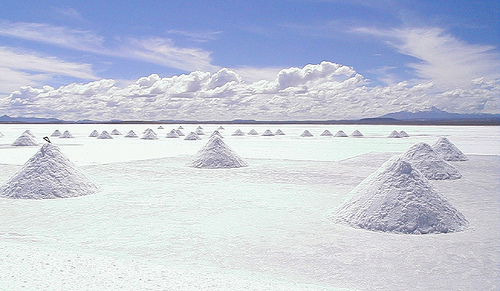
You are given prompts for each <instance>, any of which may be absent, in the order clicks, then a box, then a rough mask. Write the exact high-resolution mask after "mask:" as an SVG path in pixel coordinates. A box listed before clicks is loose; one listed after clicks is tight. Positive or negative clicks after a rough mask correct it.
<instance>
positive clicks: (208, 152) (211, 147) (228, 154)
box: [188, 135, 248, 169]
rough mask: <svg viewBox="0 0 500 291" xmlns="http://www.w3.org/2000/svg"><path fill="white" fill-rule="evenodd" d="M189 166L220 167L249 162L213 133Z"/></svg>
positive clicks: (235, 166)
mask: <svg viewBox="0 0 500 291" xmlns="http://www.w3.org/2000/svg"><path fill="white" fill-rule="evenodd" d="M188 166H190V167H194V168H207V169H220V168H240V167H246V166H248V164H247V163H246V162H244V161H243V160H242V159H241V158H240V157H239V156H238V155H237V154H236V153H235V152H234V151H233V150H232V149H230V148H229V147H228V146H227V145H226V144H225V143H224V141H222V139H221V138H220V137H219V136H217V135H213V136H212V137H210V139H209V140H208V142H207V144H206V145H205V146H204V147H203V148H202V149H201V150H199V151H198V153H196V155H195V156H194V158H193V160H192V161H191V162H190V163H188Z"/></svg>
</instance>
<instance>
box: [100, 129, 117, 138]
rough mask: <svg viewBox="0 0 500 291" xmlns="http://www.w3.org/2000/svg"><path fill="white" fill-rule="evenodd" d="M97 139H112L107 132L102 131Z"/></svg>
mask: <svg viewBox="0 0 500 291" xmlns="http://www.w3.org/2000/svg"><path fill="white" fill-rule="evenodd" d="M97 139H113V137H112V136H111V134H109V132H107V131H106V130H103V131H102V132H101V134H100V135H99V136H98V137H97Z"/></svg>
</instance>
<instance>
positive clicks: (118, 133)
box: [111, 128, 122, 135]
mask: <svg viewBox="0 0 500 291" xmlns="http://www.w3.org/2000/svg"><path fill="white" fill-rule="evenodd" d="M111 135H122V133H121V132H119V131H118V129H116V128H115V129H113V131H111Z"/></svg>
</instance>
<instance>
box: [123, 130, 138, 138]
mask: <svg viewBox="0 0 500 291" xmlns="http://www.w3.org/2000/svg"><path fill="white" fill-rule="evenodd" d="M125 137H130V138H134V137H138V136H137V134H135V132H134V131H133V130H130V131H129V132H127V134H126V135H125Z"/></svg>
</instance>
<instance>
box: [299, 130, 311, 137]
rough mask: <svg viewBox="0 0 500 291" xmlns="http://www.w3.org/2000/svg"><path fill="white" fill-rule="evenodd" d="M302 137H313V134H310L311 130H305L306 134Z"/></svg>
mask: <svg viewBox="0 0 500 291" xmlns="http://www.w3.org/2000/svg"><path fill="white" fill-rule="evenodd" d="M300 136H301V137H312V136H313V135H312V133H310V132H309V130H307V129H306V130H304V132H303V133H302V134H301V135H300Z"/></svg>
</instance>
